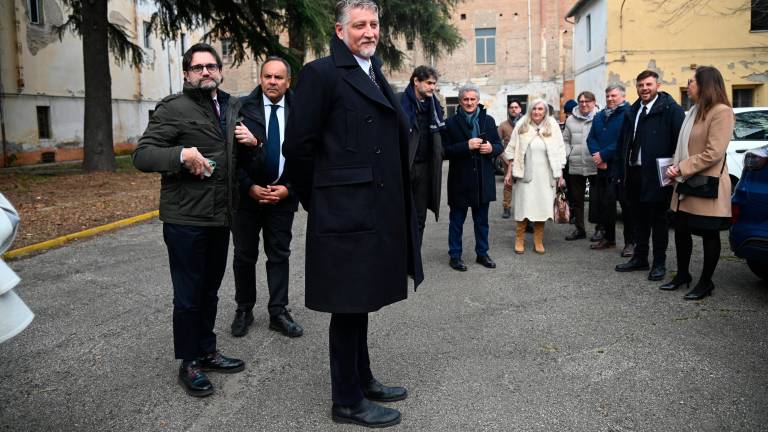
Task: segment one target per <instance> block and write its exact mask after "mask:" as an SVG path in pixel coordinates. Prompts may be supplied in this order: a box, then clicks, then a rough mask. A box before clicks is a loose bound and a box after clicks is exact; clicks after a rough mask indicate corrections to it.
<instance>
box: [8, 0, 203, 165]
mask: <svg viewBox="0 0 768 432" xmlns="http://www.w3.org/2000/svg"><path fill="white" fill-rule="evenodd" d="M42 4H43V23H42V24H31V23H30V22H29V19H28V12H27V9H26V8H27V2H26V0H13V1H4V2H2V4H0V12H1V15H2V17H1V18H0V71H1V72H2V98H1V99H0V103H2V110H3V117H4V123H5V128H6V151H7V153H8V154H9V155H10V156H11V160H10V162H13V163H16V164H21V163H37V162H39V161H40V154H41V153H42V152H48V151H54V152H55V153H56V159H57V160H66V159H79V158H81V157H82V139H83V115H84V99H83V98H84V95H85V84H84V79H83V50H82V40H81V39H80V38H79V37H76V36H75V35H72V34H71V33H65V34H64V35H63V37H62V39H61V40H59V38H58V36H57V35H55V33H54V32H53V31H52V26H53V25H60V24H62V23H63V22H64V20H65V19H66V16H67V13H68V11H67V10H66V9H64V8H63V7H62V5H61V3H60V2H58V1H56V0H43V1H42ZM154 11H155V9H154V4H153V2H151V1H143V0H142V1H133V0H113V1H110V3H109V14H108V17H109V20H110V22H111V23H113V24H118V25H121V26H122V27H123V28H124V30H125V31H126V33H127V34H128V36H129V37H130V38H131V40H132V41H133V42H134V43H136V44H138V45H139V46H142V48H143V50H144V55H145V60H144V63H143V65H142V67H141V68H134V67H130V66H129V65H128V64H118V63H117V62H115V61H114V58H113V61H112V62H111V65H110V73H111V79H112V98H113V102H112V113H113V134H114V141H115V145H116V147H118V148H128V147H130V146H131V145H132V144H134V143H135V142H136V140H137V139H138V137H139V136H140V135H141V134H142V133H143V131H144V129H145V128H146V125H147V122H148V118H149V117H148V115H149V111H150V110H152V109H154V107H155V105H156V103H157V102H158V101H159V100H161V99H162V98H163V97H165V96H167V95H168V94H171V93H177V92H179V91H181V89H182V85H183V74H182V71H181V55H182V52H181V46H180V43H177V42H173V41H171V42H168V43H166V44H165V45H163V44H162V43H161V41H160V39H159V38H158V37H157V36H156V35H154V34H153V35H151V36H150V47H149V48H146V47H144V46H143V45H144V35H143V31H144V26H143V22H144V21H149V20H150V17H151V15H152V13H154ZM17 29H18V30H17ZM201 34H202V32H201V31H196V32H189V35H188V43H187V46H189V45H191V44H193V43H195V42H196V41H198V40H199V37H200V36H201ZM37 106H48V107H50V126H51V137H50V138H46V139H40V138H39V137H38V125H37V114H36V113H37V109H36V107H37Z"/></svg>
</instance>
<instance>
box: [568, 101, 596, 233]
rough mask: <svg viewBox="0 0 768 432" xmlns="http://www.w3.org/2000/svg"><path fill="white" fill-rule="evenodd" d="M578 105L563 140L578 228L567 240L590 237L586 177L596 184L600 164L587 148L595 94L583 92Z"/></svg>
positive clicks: (594, 110)
mask: <svg viewBox="0 0 768 432" xmlns="http://www.w3.org/2000/svg"><path fill="white" fill-rule="evenodd" d="M576 100H577V101H578V106H577V107H575V108H574V109H573V111H572V112H571V115H570V116H568V119H567V120H566V121H565V128H564V129H563V141H565V151H566V152H567V154H568V174H569V181H568V187H569V189H570V193H571V199H572V201H573V206H572V209H571V211H572V215H573V216H574V219H575V223H574V225H575V227H576V228H575V229H574V230H573V232H572V233H570V234H568V235H567V236H566V237H565V239H566V240H568V241H570V240H579V239H585V238H587V232H586V230H585V229H584V194H585V191H586V188H587V179H590V182H591V183H592V184H594V183H595V175H597V166H596V165H595V162H594V161H593V160H592V155H591V154H590V153H589V148H588V147H587V136H588V135H589V130H590V129H591V128H592V118H594V116H595V114H597V111H598V110H597V108H596V106H595V95H594V93H592V92H589V91H583V92H581V93H579V95H578V96H577V97H576Z"/></svg>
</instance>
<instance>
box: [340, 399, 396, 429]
mask: <svg viewBox="0 0 768 432" xmlns="http://www.w3.org/2000/svg"><path fill="white" fill-rule="evenodd" d="M331 418H332V419H333V421H334V422H336V423H352V424H356V425H360V426H365V427H370V428H384V427H388V426H394V425H396V424H398V423H400V411H398V410H396V409H393V408H387V407H383V406H381V405H379V404H376V403H373V402H371V401H369V400H368V399H365V398H363V399H362V400H361V401H360V402H358V403H356V404H354V405H339V404H333V407H332V408H331Z"/></svg>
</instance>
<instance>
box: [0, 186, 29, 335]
mask: <svg viewBox="0 0 768 432" xmlns="http://www.w3.org/2000/svg"><path fill="white" fill-rule="evenodd" d="M18 224H19V214H18V213H17V212H16V209H15V208H13V205H11V203H10V202H8V200H7V199H6V198H5V196H3V194H2V193H0V254H2V253H4V252H5V251H6V250H8V248H10V247H11V243H13V239H14V238H15V237H16V231H17V230H18ZM20 281H21V279H19V276H18V275H17V274H16V273H15V272H14V271H13V270H12V269H11V268H10V267H8V265H7V264H6V263H5V262H3V260H0V343H2V342H4V341H6V340H8V339H10V338H12V337H14V336H16V335H17V334H19V333H20V332H21V331H22V330H24V329H25V328H26V327H27V326H28V325H29V323H31V322H32V319H34V317H35V314H33V313H32V311H31V310H29V308H28V307H27V305H26V304H24V302H23V301H22V300H21V298H20V297H19V296H18V295H17V294H16V293H15V292H13V288H14V287H15V286H16V285H17V284H18V283H19V282H20Z"/></svg>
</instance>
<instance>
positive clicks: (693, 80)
mask: <svg viewBox="0 0 768 432" xmlns="http://www.w3.org/2000/svg"><path fill="white" fill-rule="evenodd" d="M695 82H696V78H688V85H691V83H695Z"/></svg>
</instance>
